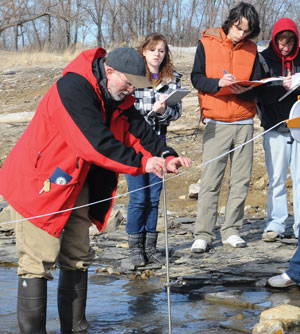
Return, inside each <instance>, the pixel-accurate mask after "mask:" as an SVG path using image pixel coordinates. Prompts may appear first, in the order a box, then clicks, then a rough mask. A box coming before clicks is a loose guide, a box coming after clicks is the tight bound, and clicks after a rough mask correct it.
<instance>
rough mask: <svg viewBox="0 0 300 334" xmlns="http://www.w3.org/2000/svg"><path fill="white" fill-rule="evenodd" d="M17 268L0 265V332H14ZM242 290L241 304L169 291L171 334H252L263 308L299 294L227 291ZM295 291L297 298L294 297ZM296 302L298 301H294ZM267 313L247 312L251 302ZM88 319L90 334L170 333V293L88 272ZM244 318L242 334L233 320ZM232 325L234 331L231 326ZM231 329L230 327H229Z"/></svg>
mask: <svg viewBox="0 0 300 334" xmlns="http://www.w3.org/2000/svg"><path fill="white" fill-rule="evenodd" d="M57 275H58V271H54V276H55V280H54V281H51V282H49V283H48V308H47V333H48V334H58V333H59V319H58V313H57V306H56V288H57ZM16 288H17V275H16V268H14V267H13V268H7V267H3V266H0V289H1V294H0V333H1V334H16V333H18V327H17V322H16V303H17V289H16ZM237 291H240V293H239V299H240V300H241V301H242V302H241V303H240V304H239V303H238V304H235V305H230V304H227V305H226V303H218V302H215V301H213V300H208V299H207V298H203V295H204V294H203V293H202V292H201V291H198V290H194V291H190V292H185V293H178V292H171V323H172V333H173V334H182V333H184V334H196V333H197V334H199V333H203V334H204V333H205V334H212V333H222V334H223V333H224V334H237V333H242V332H244V333H247V332H248V333H250V332H251V331H250V329H251V327H252V326H253V325H255V324H256V323H257V322H258V317H259V314H260V312H261V311H262V310H263V309H264V308H265V307H271V306H272V305H276V304H278V303H284V302H291V303H292V304H294V305H295V304H297V302H295V301H296V300H297V299H298V294H299V290H288V291H284V292H277V291H276V292H272V291H267V290H265V289H263V290H258V289H253V288H252V289H251V288H249V289H245V288H243V289H241V288H238V289H235V290H233V289H232V288H228V289H226V290H225V293H228V292H229V293H232V294H233V295H234V294H236V293H237ZM295 291H297V294H296V295H295ZM293 299H295V300H294V302H293ZM253 303H254V304H255V305H257V306H258V307H262V308H263V309H259V308H258V309H257V308H251V307H250V308H249V307H247V305H252V304H253ZM86 316H87V319H88V321H89V322H90V324H91V328H90V330H89V332H88V333H93V334H98V333H106V334H129V333H132V334H133V333H136V334H146V333H147V334H150V333H151V334H165V333H166V334H167V333H170V332H169V323H168V302H167V292H166V290H165V289H164V288H163V287H162V286H161V283H160V282H159V280H158V279H157V278H149V279H148V280H142V279H134V280H129V279H124V278H120V277H119V278H116V277H111V276H101V275H98V274H96V273H95V268H90V272H89V290H88V302H87V311H86ZM235 318H237V319H242V320H241V321H242V322H241V323H242V324H243V325H242V327H241V328H240V330H237V329H232V328H237V326H239V324H235V320H232V319H235ZM228 325H229V327H231V329H230V328H228ZM226 326H227V327H226Z"/></svg>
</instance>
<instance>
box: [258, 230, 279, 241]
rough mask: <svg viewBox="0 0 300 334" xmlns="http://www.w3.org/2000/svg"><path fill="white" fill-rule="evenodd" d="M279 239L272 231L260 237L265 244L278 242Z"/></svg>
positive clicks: (277, 234)
mask: <svg viewBox="0 0 300 334" xmlns="http://www.w3.org/2000/svg"><path fill="white" fill-rule="evenodd" d="M279 238H280V235H279V233H277V232H273V231H267V232H264V233H263V235H262V239H263V241H265V242H273V241H276V240H278V239H279Z"/></svg>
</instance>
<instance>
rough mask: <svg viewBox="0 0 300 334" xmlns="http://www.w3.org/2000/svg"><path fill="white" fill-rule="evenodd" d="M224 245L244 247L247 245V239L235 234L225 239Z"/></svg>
mask: <svg viewBox="0 0 300 334" xmlns="http://www.w3.org/2000/svg"><path fill="white" fill-rule="evenodd" d="M222 242H223V245H229V246H231V247H234V248H243V247H246V246H247V243H246V241H245V240H243V239H242V238H241V237H240V236H239V235H236V234H233V235H231V236H230V237H229V238H228V239H226V240H223V241H222Z"/></svg>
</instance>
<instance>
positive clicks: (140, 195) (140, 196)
mask: <svg viewBox="0 0 300 334" xmlns="http://www.w3.org/2000/svg"><path fill="white" fill-rule="evenodd" d="M126 179H127V185H128V191H129V192H131V191H134V190H136V189H139V188H143V189H141V190H138V191H134V192H131V193H130V194H129V204H128V210H127V224H126V232H127V233H128V234H135V233H143V232H144V231H146V232H156V225H157V218H158V206H159V198H160V193H161V189H162V180H161V179H160V178H159V177H157V176H156V175H155V174H153V173H150V174H141V175H138V176H131V175H126ZM155 183H156V184H155ZM151 184H154V185H153V186H149V185H151ZM147 186H148V187H147ZM144 187H146V188H144Z"/></svg>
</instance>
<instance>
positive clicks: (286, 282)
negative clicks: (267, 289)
mask: <svg viewBox="0 0 300 334" xmlns="http://www.w3.org/2000/svg"><path fill="white" fill-rule="evenodd" d="M268 284H269V285H271V286H272V287H274V288H286V287H288V286H292V285H297V283H295V282H294V281H293V280H291V279H290V277H289V276H288V274H287V273H283V274H281V275H277V276H273V277H270V278H269V279H268Z"/></svg>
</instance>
